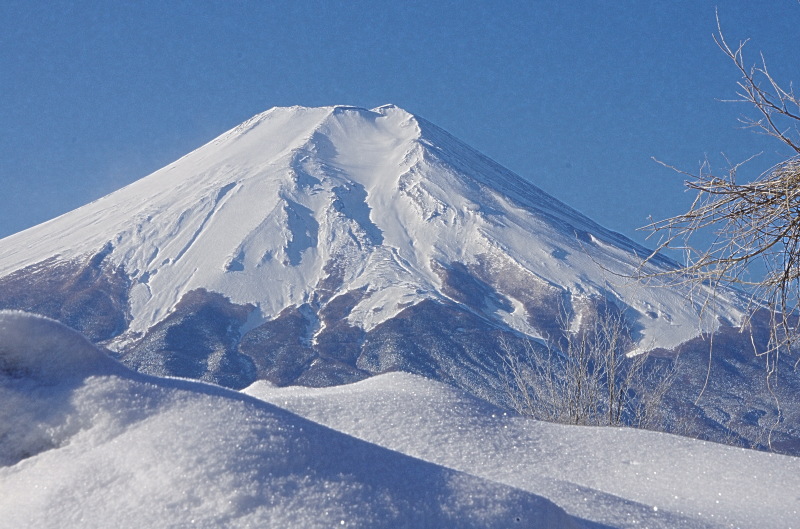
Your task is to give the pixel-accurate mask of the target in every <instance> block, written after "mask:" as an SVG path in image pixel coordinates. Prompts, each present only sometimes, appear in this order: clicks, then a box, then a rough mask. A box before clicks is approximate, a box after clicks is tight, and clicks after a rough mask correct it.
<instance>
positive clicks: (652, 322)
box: [0, 105, 743, 396]
mask: <svg viewBox="0 0 800 529" xmlns="http://www.w3.org/2000/svg"><path fill="white" fill-rule="evenodd" d="M648 253H649V252H648V251H647V250H645V249H644V248H641V247H640V246H638V245H637V244H635V243H633V242H632V241H630V240H628V239H626V238H625V237H623V236H621V235H619V234H617V233H614V232H611V231H608V230H606V229H604V228H602V227H601V226H599V225H597V224H596V223H594V222H592V221H591V220H589V219H588V218H586V217H584V216H583V215H581V214H580V213H578V212H576V211H574V210H573V209H571V208H569V207H568V206H566V205H564V204H562V203H561V202H559V201H558V200H556V199H554V198H553V197H551V196H549V195H547V194H546V193H544V192H543V191H541V190H540V189H538V188H537V187H535V186H533V185H532V184H530V183H528V182H526V181H525V180H523V179H522V178H520V177H519V176H517V175H515V174H513V173H512V172H510V171H508V170H506V169H504V168H503V167H501V166H499V165H498V164H496V163H495V162H493V161H491V160H489V159H488V158H486V157H485V156H482V155H481V154H479V153H477V152H476V151H475V150H473V149H471V148H470V147H468V146H467V145H465V144H463V143H462V142H460V141H459V140H457V139H455V138H454V137H452V136H451V135H449V134H448V133H446V132H445V131H443V130H441V129H439V128H437V127H436V126H434V125H432V124H431V123H429V122H427V121H425V120H424V119H421V118H419V117H417V116H414V115H413V114H410V113H408V112H406V111H405V110H402V109H400V108H398V107H395V106H392V105H386V106H382V107H378V108H375V109H372V110H366V109H362V108H356V107H348V106H333V107H323V108H304V107H291V108H273V109H271V110H268V111H267V112H264V113H262V114H259V115H257V116H255V117H253V118H252V119H250V120H248V121H246V122H245V123H242V124H241V125H239V126H237V127H235V128H234V129H232V130H230V131H228V132H226V133H224V134H222V135H221V136H219V137H218V138H216V139H214V140H213V141H211V142H209V143H208V144H206V145H204V146H202V147H200V148H199V149H197V150H195V151H194V152H192V153H190V154H188V155H186V156H184V157H183V158H181V159H179V160H177V161H176V162H174V163H172V164H170V165H168V166H167V167H164V168H163V169H161V170H159V171H156V172H155V173H153V174H151V175H149V176H147V177H145V178H143V179H141V180H139V181H137V182H134V183H133V184H131V185H129V186H127V187H125V188H123V189H120V190H119V191H116V192H114V193H112V194H110V195H108V196H105V197H103V198H101V199H99V200H96V201H94V202H92V203H90V204H88V205H86V206H84V207H81V208H79V209H77V210H74V211H72V212H70V213H67V214H65V215H62V216H61V217H58V218H56V219H54V220H51V221H49V222H46V223H44V224H41V225H39V226H36V227H33V228H31V229H28V230H25V231H23V232H20V233H18V234H15V235H12V236H10V237H7V238H5V239H3V240H0V299H2V308H18V309H25V310H33V311H36V312H40V313H43V314H45V315H47V316H50V317H53V318H56V319H59V320H61V321H63V322H65V323H67V324H68V325H71V326H73V327H75V328H77V329H78V330H80V331H82V332H83V333H84V334H86V335H87V336H89V337H90V338H91V339H92V340H94V341H95V342H98V343H101V344H103V345H105V346H106V347H108V348H110V349H111V350H113V351H116V353H117V354H118V355H119V357H120V358H121V359H122V360H123V361H124V362H126V363H127V364H128V365H130V366H132V367H135V368H137V369H139V370H141V371H145V372H150V373H154V374H166V375H177V376H186V377H193V378H199V379H205V380H209V381H213V382H216V383H220V384H224V385H229V386H233V387H242V386H244V385H246V384H249V383H251V382H252V381H253V380H255V379H258V378H264V379H268V380H271V381H273V382H275V383H278V384H290V383H301V384H308V385H328V384H334V383H340V382H347V381H352V380H358V379H360V378H364V377H366V376H368V375H370V374H374V373H380V372H384V371H389V370H395V369H402V370H407V371H411V372H415V373H419V374H423V375H426V376H430V377H433V378H437V379H440V380H445V381H448V382H451V383H455V384H456V385H460V386H462V387H465V388H467V389H469V390H470V391H472V392H473V393H476V394H479V395H484V396H485V395H486V394H487V393H488V392H489V391H490V389H489V388H490V387H491V386H493V385H495V384H496V380H495V376H494V375H492V374H491V373H492V370H493V368H492V367H491V366H495V367H496V366H497V365H498V364H497V363H498V361H499V360H498V355H497V350H498V343H499V341H501V340H507V341H508V340H511V341H512V342H514V343H517V342H519V340H521V339H525V338H527V337H532V338H534V339H536V338H550V337H552V336H554V335H556V334H558V333H559V332H566V329H565V328H564V327H565V323H566V325H567V326H568V327H569V328H571V329H576V328H579V327H580V322H581V320H582V318H584V317H586V316H587V315H590V314H591V313H592V311H595V310H597V307H600V306H606V307H608V306H612V307H614V308H615V309H618V310H619V311H621V312H622V313H624V315H625V317H626V318H627V320H628V322H629V324H630V326H631V328H632V329H633V330H634V337H635V339H636V341H637V346H638V348H639V349H640V350H648V349H653V348H656V347H660V348H666V349H673V348H675V347H676V346H678V345H680V344H681V343H684V342H686V341H687V340H690V339H691V338H694V337H695V336H698V335H700V334H701V333H702V332H706V331H713V330H714V329H716V328H717V327H718V326H719V324H720V322H728V323H735V322H737V321H739V320H740V318H741V316H742V314H743V310H742V309H741V307H740V306H739V305H738V304H737V303H736V302H735V301H736V300H735V299H733V300H727V299H725V298H724V297H722V296H721V295H720V297H719V298H718V300H717V303H716V304H715V306H714V307H712V308H711V309H709V310H708V311H707V312H706V313H705V314H706V316H707V318H705V319H704V321H703V322H701V323H698V321H700V320H699V319H698V315H697V307H696V306H695V305H694V304H693V303H692V302H691V301H690V300H687V295H686V293H685V292H681V291H679V290H676V289H673V288H663V287H648V286H643V285H641V284H640V283H637V282H635V281H632V280H630V279H627V278H629V277H630V276H632V275H634V274H635V272H636V270H637V268H638V267H639V266H640V263H641V259H642V257H643V256H645V255H647V254H648ZM648 266H650V267H651V268H650V269H649V271H651V272H653V271H658V270H660V269H664V268H668V267H671V266H672V265H671V264H670V262H669V261H667V260H656V261H655V262H654V263H652V264H650V265H648Z"/></svg>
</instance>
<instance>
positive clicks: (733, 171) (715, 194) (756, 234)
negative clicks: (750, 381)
mask: <svg viewBox="0 0 800 529" xmlns="http://www.w3.org/2000/svg"><path fill="white" fill-rule="evenodd" d="M717 29H718V33H717V35H716V36H715V37H714V38H715V41H716V43H717V45H718V46H719V47H720V49H721V50H722V51H723V53H725V55H726V56H727V57H728V58H729V59H730V60H731V61H732V62H733V64H734V65H735V66H736V68H737V69H738V71H739V73H740V74H741V79H740V80H739V82H738V90H737V95H738V99H735V100H734V101H737V102H744V103H746V104H748V105H749V106H750V107H751V108H752V109H753V110H754V111H755V117H745V118H741V121H742V123H743V124H744V125H745V126H746V127H749V128H751V129H753V130H754V131H756V132H758V133H761V134H765V135H767V136H770V137H773V138H775V139H776V140H778V141H779V142H780V143H782V144H783V145H784V146H785V147H786V148H787V151H788V155H787V158H786V160H785V161H783V162H781V163H779V164H777V165H775V166H774V167H772V168H771V169H769V170H768V171H766V172H764V173H763V174H761V175H760V176H759V177H757V178H755V179H754V180H752V181H750V182H746V183H739V182H737V176H738V175H737V173H738V172H739V169H740V168H741V166H742V164H737V165H732V166H731V167H729V169H728V170H727V174H725V175H723V176H718V175H717V174H715V173H714V172H713V171H712V170H711V168H710V166H709V164H708V162H706V163H704V164H703V165H702V166H701V169H700V171H699V173H698V174H693V173H689V172H685V171H681V170H678V171H679V172H680V173H682V174H684V175H686V176H687V177H688V180H687V181H686V186H687V187H688V188H689V189H691V190H693V191H696V193H697V196H696V198H695V200H694V202H693V203H692V205H691V207H690V208H689V210H688V211H687V212H685V213H683V214H680V215H677V216H675V217H672V218H668V219H666V220H662V221H658V222H653V223H652V224H650V225H649V226H646V227H645V229H650V230H652V231H653V232H654V234H656V235H658V236H660V237H661V240H660V244H659V245H658V248H657V250H656V252H654V254H653V256H654V255H655V254H656V253H658V252H659V251H661V250H664V249H667V248H670V249H678V250H681V251H682V252H683V253H684V255H685V258H686V262H685V265H684V266H683V267H682V268H680V269H678V270H675V271H674V272H671V273H670V272H667V273H666V274H671V275H672V277H673V279H674V280H675V281H677V282H682V283H688V284H689V285H691V286H693V287H697V288H698V290H699V289H704V290H708V289H707V287H709V286H710V287H712V291H713V289H714V288H716V287H718V286H720V285H728V286H734V287H739V288H742V289H744V290H746V291H747V292H749V294H750V295H751V296H752V298H751V300H752V305H751V308H752V311H751V316H752V315H753V314H755V313H756V312H758V311H763V313H765V314H768V315H769V318H770V323H771V325H770V328H771V331H772V335H771V340H770V344H769V346H768V348H767V350H766V351H758V354H762V355H764V358H765V360H766V362H767V366H768V372H769V373H771V372H772V371H773V370H774V369H775V368H776V365H777V358H778V354H779V353H781V352H786V351H790V350H792V348H793V346H794V343H795V341H796V337H797V335H798V321H800V320H798V318H797V317H796V316H797V314H798V309H800V132H799V131H798V123H799V122H800V98H798V97H797V96H796V95H795V94H794V91H793V88H792V86H791V84H789V85H788V88H787V87H785V85H783V86H782V85H781V84H779V83H778V82H777V81H776V80H775V79H774V78H773V77H772V75H771V73H770V72H769V70H768V69H767V64H766V61H765V60H764V57H763V55H762V56H761V58H760V61H759V62H758V63H756V64H755V65H753V66H748V63H747V62H746V61H745V58H744V48H745V45H746V44H747V41H743V42H740V43H739V44H738V46H735V47H732V46H731V45H730V44H729V43H728V42H727V41H726V40H725V37H724V36H723V33H722V30H721V27H720V23H719V18H717ZM673 169H674V167H673ZM676 170H677V169H676ZM708 230H711V231H712V232H713V233H714V234H715V238H714V241H713V243H712V244H711V245H710V246H709V247H708V248H706V249H703V250H700V249H697V248H696V247H695V246H694V245H693V244H692V238H693V236H695V235H697V234H699V233H701V232H707V231H708ZM651 257H652V256H651ZM754 270H756V271H755V272H754ZM748 323H749V321H746V322H744V327H746V326H747V324H748Z"/></svg>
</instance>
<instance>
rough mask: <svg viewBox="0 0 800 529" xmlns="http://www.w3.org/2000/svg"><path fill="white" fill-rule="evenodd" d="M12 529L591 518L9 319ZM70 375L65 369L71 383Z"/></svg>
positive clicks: (2, 428) (1, 488) (0, 324)
mask: <svg viewBox="0 0 800 529" xmlns="http://www.w3.org/2000/svg"><path fill="white" fill-rule="evenodd" d="M0 329H2V331H0V343H2V346H0V347H1V349H0V350H2V357H0V358H2V359H3V364H2V365H3V369H2V370H0V497H1V498H2V501H0V526H2V527H9V528H10V527H14V528H34V527H35V528H37V529H40V528H44V529H47V528H51V527H88V528H92V527H98V528H100V527H103V528H105V527H118V528H127V527H136V528H138V527H151V528H159V527H189V526H192V527H203V528H212V527H214V528H216V527H228V528H238V527H286V528H292V527H297V528H304V529H305V528H317V527H319V528H322V527H325V528H330V527H351V528H352V527H363V528H367V527H369V528H381V527H386V528H389V527H391V528H400V527H408V528H412V527H413V528H425V527H431V528H447V527H454V528H455V527H459V528H461V527H474V528H483V527H497V528H506V527H513V526H518V527H542V528H545V527H547V528H550V527H554V528H573V527H580V526H581V524H580V522H579V521H578V520H576V519H574V518H573V517H570V516H568V515H566V514H565V513H564V512H563V511H562V510H561V509H560V508H558V507H556V506H555V505H554V504H553V503H551V502H550V501H548V500H545V499H543V498H541V497H539V496H536V495H533V494H530V493H528V492H525V491H521V490H518V489H515V488H513V487H508V486H505V485H501V484H497V483H494V482H491V481H487V480H484V479H481V478H477V477H474V476H470V475H468V474H464V473H461V472H457V471H453V470H450V469H446V468H443V467H440V466H438V465H434V464H431V463H426V462H423V461H419V460H416V459H413V458H411V457H408V456H405V455H402V454H398V453H396V452H392V451H389V450H386V449H384V448H381V447H377V446H375V445H372V444H369V443H366V442H363V441H360V440H356V439H353V438H352V437H349V436H347V435H344V434H341V433H338V432H335V431H332V430H330V429H328V428H325V427H323V426H320V425H317V424H314V423H312V422H309V421H307V420H306V419H302V418H300V417H298V416H296V415H294V414H292V413H289V412H287V411H285V410H281V409H279V408H276V407H274V406H273V405H270V404H267V403H264V402H261V401H258V400H256V399H253V398H250V397H247V396H244V395H242V394H239V393H236V392H232V391H228V390H225V389H222V388H219V387H215V386H211V385H206V384H202V383H197V382H191V381H186V380H178V379H158V378H154V377H147V376H143V375H139V374H136V373H134V372H131V371H128V370H126V369H124V368H121V367H119V366H117V364H115V363H114V362H113V361H112V360H110V359H108V358H105V357H103V356H102V353H101V352H100V351H99V350H97V349H95V348H94V347H92V346H90V345H88V343H87V342H86V341H85V340H83V339H81V338H80V336H79V335H76V333H74V332H72V331H70V330H69V329H67V328H65V327H63V326H61V325H59V324H56V323H54V322H52V321H50V320H46V319H43V318H41V317H37V316H33V315H28V314H23V313H2V315H0ZM59 373H61V374H62V376H59Z"/></svg>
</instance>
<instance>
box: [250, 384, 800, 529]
mask: <svg viewBox="0 0 800 529" xmlns="http://www.w3.org/2000/svg"><path fill="white" fill-rule="evenodd" d="M244 392H245V393H247V394H250V395H253V396H255V397H258V398H261V399H263V400H266V401H267V402H271V403H273V404H275V405H277V406H280V407H282V408H285V409H288V410H291V411H293V412H295V413H297V414H299V415H301V416H303V417H307V418H309V419H311V420H313V421H315V422H318V423H321V424H324V425H326V426H329V427H331V428H333V429H335V430H338V431H341V432H344V433H347V434H350V435H352V436H354V437H357V438H359V439H363V440H366V441H369V442H372V443H375V444H378V445H380V446H384V447H386V448H390V449H392V450H397V451H398V452H401V453H404V454H408V455H411V456H414V457H418V458H420V459H423V460H425V461H429V462H432V463H436V464H439V465H442V466H445V467H448V468H453V469H457V470H459V471H462V472H466V473H469V474H472V475H475V476H480V477H483V478H486V479H489V480H492V481H495V482H497V483H503V484H506V485H509V486H513V487H515V488H519V489H521V490H526V491H529V492H531V493H534V494H538V495H541V496H543V497H545V498H548V499H550V500H551V501H553V502H554V503H556V504H557V505H559V506H560V507H562V508H564V509H565V510H566V511H567V512H568V513H570V514H573V515H576V516H580V517H581V518H585V519H587V520H591V521H594V522H598V523H601V524H604V526H608V527H620V528H622V527H626V528H627V527H630V528H640V527H648V528H650V529H656V528H664V529H672V528H676V527H681V528H700V527H702V528H712V527H719V528H727V527H737V528H740V529H744V528H752V529H760V528H763V527H786V528H790V527H798V521H800V497H799V496H798V495H797V490H798V487H800V474H798V473H797V472H798V470H800V459H798V458H796V457H787V456H778V455H775V454H765V453H760V452H754V451H751V450H745V449H741V448H732V447H728V446H722V445H718V444H714V443H707V442H702V441H697V440H693V439H686V438H682V437H677V436H673V435H668V434H663V433H656V432H646V431H641V430H633V429H629V428H590V427H575V426H565V425H558V424H551V423H545V422H538V421H532V420H529V419H521V418H518V417H511V416H508V415H507V414H506V413H504V412H503V411H502V410H499V409H497V408H493V407H491V406H488V405H487V404H486V403H484V402H481V401H479V400H476V399H474V398H471V397H469V396H468V395H465V394H464V393H463V392H461V391H459V390H456V389H454V388H452V387H449V386H445V385H443V384H440V383H437V382H434V381H431V380H428V379H425V378H422V377H418V376H414V375H409V374H406V373H388V374H385V375H378V376H376V377H373V378H370V379H368V380H364V381H361V382H357V383H354V384H350V385H345V386H337V387H332V388H319V389H317V388H301V387H288V388H276V387H273V386H270V385H268V384H266V383H264V382H257V383H255V384H253V385H252V386H250V387H249V388H246V389H245V390H244Z"/></svg>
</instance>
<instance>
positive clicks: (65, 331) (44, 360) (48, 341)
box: [0, 310, 124, 383]
mask: <svg viewBox="0 0 800 529" xmlns="http://www.w3.org/2000/svg"><path fill="white" fill-rule="evenodd" d="M114 369H124V368H123V367H122V366H120V365H119V364H117V363H116V362H115V361H114V360H112V359H111V358H109V357H108V356H107V355H105V354H104V353H103V352H102V351H100V350H99V349H98V348H97V346H95V345H94V344H92V343H91V342H90V341H89V340H87V339H86V338H84V337H83V336H82V335H81V334H80V333H78V332H75V331H73V330H72V329H70V328H68V327H66V326H64V325H63V324H61V323H59V322H57V321H55V320H51V319H50V318H45V317H44V316H38V315H34V314H28V313H25V312H21V311H5V310H4V311H0V375H4V376H6V377H14V378H23V377H24V378H27V379H35V380H38V381H40V382H42V383H56V382H58V381H62V380H65V379H69V378H84V377H86V376H89V375H92V374H101V373H108V372H110V371H113V370H114Z"/></svg>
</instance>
